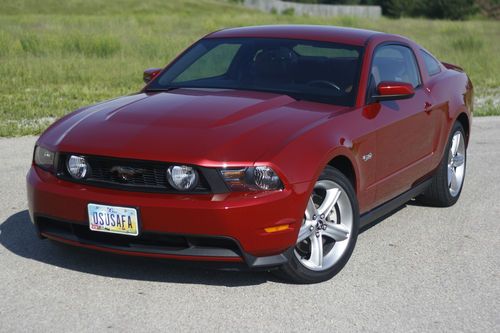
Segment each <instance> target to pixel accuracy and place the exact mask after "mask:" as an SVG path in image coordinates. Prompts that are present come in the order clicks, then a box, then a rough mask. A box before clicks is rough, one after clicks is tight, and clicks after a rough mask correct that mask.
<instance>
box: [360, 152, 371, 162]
mask: <svg viewBox="0 0 500 333" xmlns="http://www.w3.org/2000/svg"><path fill="white" fill-rule="evenodd" d="M372 157H373V154H372V153H368V154H366V155H363V157H362V159H363V161H365V162H368V161H369V160H371V159H372Z"/></svg>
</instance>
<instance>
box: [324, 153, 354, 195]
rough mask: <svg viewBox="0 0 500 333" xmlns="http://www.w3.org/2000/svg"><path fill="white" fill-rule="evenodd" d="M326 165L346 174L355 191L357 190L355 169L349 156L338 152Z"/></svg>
mask: <svg viewBox="0 0 500 333" xmlns="http://www.w3.org/2000/svg"><path fill="white" fill-rule="evenodd" d="M327 165H329V166H331V167H333V168H335V169H337V170H339V171H340V172H342V173H343V174H344V176H346V177H347V179H349V181H350V182H351V184H352V187H353V188H354V191H355V193H357V192H358V191H357V176H356V169H355V168H354V164H353V163H352V161H351V159H350V158H348V157H347V156H346V155H342V154H340V155H337V156H335V157H333V158H332V159H330V161H329V162H328V164H327Z"/></svg>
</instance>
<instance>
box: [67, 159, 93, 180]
mask: <svg viewBox="0 0 500 333" xmlns="http://www.w3.org/2000/svg"><path fill="white" fill-rule="evenodd" d="M66 166H67V168H68V172H69V174H70V175H71V177H73V178H75V179H82V178H85V176H86V175H87V173H88V170H89V165H88V164H87V161H86V160H85V157H83V156H76V155H71V156H70V157H69V158H68V162H67V163H66Z"/></svg>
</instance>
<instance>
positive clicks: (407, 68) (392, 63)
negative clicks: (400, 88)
mask: <svg viewBox="0 0 500 333" xmlns="http://www.w3.org/2000/svg"><path fill="white" fill-rule="evenodd" d="M370 81H372V83H373V84H372V85H371V86H373V87H374V88H376V87H377V85H378V84H379V83H380V82H382V81H395V82H406V83H410V84H411V85H412V86H413V88H416V87H418V86H419V85H420V74H419V69H418V66H417V62H416V60H415V56H414V54H413V51H412V50H411V49H410V48H408V47H406V46H402V45H384V46H381V47H379V48H377V50H376V51H375V55H374V56H373V61H372V68H371V78H370Z"/></svg>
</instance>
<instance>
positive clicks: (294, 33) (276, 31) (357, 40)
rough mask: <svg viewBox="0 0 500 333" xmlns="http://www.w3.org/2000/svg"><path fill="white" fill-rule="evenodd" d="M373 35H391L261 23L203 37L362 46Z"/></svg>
mask: <svg viewBox="0 0 500 333" xmlns="http://www.w3.org/2000/svg"><path fill="white" fill-rule="evenodd" d="M374 35H385V36H391V35H388V34H385V33H381V32H377V31H372V30H364V29H354V28H344V27H336V26H326V25H261V26H250V27H241V28H229V29H223V30H219V31H216V32H213V33H211V34H209V35H207V36H206V37H205V38H244V37H247V38H248V37H254V38H290V39H305V40H315V41H324V42H334V43H343V44H351V45H360V46H362V45H365V44H366V43H367V42H368V40H369V39H370V38H371V37H372V36H374Z"/></svg>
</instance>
